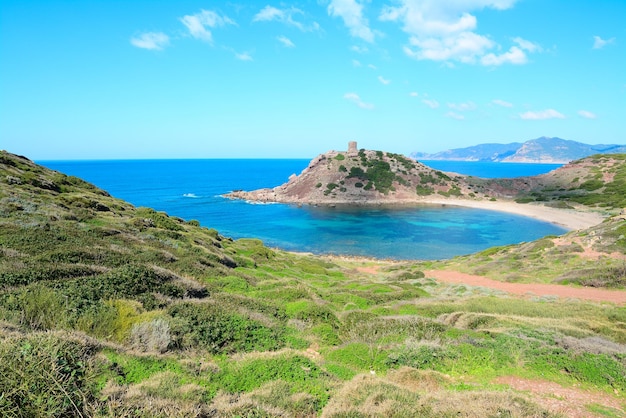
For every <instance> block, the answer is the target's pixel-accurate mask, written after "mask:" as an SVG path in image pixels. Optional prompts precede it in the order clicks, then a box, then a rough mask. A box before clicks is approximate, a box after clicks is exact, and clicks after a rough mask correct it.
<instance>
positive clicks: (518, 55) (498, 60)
mask: <svg viewBox="0 0 626 418" xmlns="http://www.w3.org/2000/svg"><path fill="white" fill-rule="evenodd" d="M527 62H528V58H527V57H526V53H525V52H524V51H522V50H521V48H518V47H516V46H512V47H511V49H509V51H508V52H505V53H504V54H500V55H496V54H494V53H489V54H486V55H484V56H483V57H482V58H481V59H480V63H481V64H483V65H488V66H498V65H502V64H517V65H519V64H526V63H527Z"/></svg>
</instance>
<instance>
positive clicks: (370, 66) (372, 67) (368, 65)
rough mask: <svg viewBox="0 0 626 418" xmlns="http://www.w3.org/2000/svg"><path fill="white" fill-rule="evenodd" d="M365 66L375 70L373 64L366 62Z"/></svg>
mask: <svg viewBox="0 0 626 418" xmlns="http://www.w3.org/2000/svg"><path fill="white" fill-rule="evenodd" d="M367 68H370V69H372V70H376V69H377V68H376V66H375V65H374V64H367Z"/></svg>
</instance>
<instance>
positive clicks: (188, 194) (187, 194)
mask: <svg viewBox="0 0 626 418" xmlns="http://www.w3.org/2000/svg"><path fill="white" fill-rule="evenodd" d="M183 197H189V198H192V199H197V198H199V197H200V196H198V195H197V194H195V193H185V194H183Z"/></svg>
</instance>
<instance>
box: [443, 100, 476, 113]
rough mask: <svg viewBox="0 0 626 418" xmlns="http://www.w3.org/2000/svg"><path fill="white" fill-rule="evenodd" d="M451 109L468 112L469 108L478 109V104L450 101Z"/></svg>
mask: <svg viewBox="0 0 626 418" xmlns="http://www.w3.org/2000/svg"><path fill="white" fill-rule="evenodd" d="M448 107H449V108H450V109H454V110H458V111H460V112H467V111H469V110H476V104H475V103H473V102H467V103H448Z"/></svg>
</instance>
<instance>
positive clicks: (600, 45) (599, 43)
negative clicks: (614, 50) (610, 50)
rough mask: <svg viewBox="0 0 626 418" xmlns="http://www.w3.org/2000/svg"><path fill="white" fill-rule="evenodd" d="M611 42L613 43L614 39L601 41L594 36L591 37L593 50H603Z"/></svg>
mask: <svg viewBox="0 0 626 418" xmlns="http://www.w3.org/2000/svg"><path fill="white" fill-rule="evenodd" d="M613 42H615V38H611V39H602V38H600V37H599V36H594V37H593V49H600V48H604V47H605V46H606V45H608V44H612V43H613Z"/></svg>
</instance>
